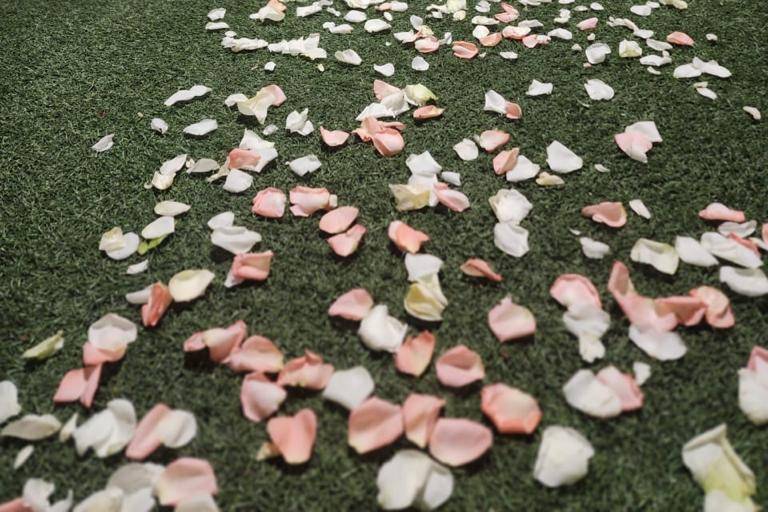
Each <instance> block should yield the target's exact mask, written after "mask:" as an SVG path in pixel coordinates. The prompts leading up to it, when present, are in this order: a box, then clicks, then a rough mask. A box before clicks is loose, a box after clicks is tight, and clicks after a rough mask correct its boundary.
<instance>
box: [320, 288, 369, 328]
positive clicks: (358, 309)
mask: <svg viewBox="0 0 768 512" xmlns="http://www.w3.org/2000/svg"><path fill="white" fill-rule="evenodd" d="M372 307H373V298H372V297H371V295H370V294H369V293H368V291H367V290H365V289H363V288H355V289H352V290H349V291H348V292H346V293H345V294H343V295H340V296H339V297H338V298H337V299H336V300H335V301H334V302H333V304H331V307H330V308H328V315H330V316H340V317H342V318H345V319H347V320H354V321H360V320H362V319H363V318H365V316H366V315H367V314H368V312H369V311H370V310H371V308H372Z"/></svg>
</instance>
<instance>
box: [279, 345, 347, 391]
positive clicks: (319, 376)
mask: <svg viewBox="0 0 768 512" xmlns="http://www.w3.org/2000/svg"><path fill="white" fill-rule="evenodd" d="M331 375H333V365H331V364H324V363H323V358H322V357H320V356H319V355H318V354H315V353H314V352H312V351H310V350H305V351H304V355H303V356H301V357H297V358H295V359H291V360H290V361H288V362H287V363H286V365H285V366H284V367H283V369H282V370H281V371H280V375H278V377H277V383H278V384H279V385H281V386H295V387H301V388H307V389H314V390H321V389H324V388H325V386H326V385H327V384H328V381H329V380H330V378H331Z"/></svg>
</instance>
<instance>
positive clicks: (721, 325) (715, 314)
mask: <svg viewBox="0 0 768 512" xmlns="http://www.w3.org/2000/svg"><path fill="white" fill-rule="evenodd" d="M689 294H690V295H691V297H694V298H696V299H698V300H700V301H701V302H703V303H704V305H705V307H706V312H705V313H704V318H705V319H706V321H707V323H708V324H709V325H710V327H714V328H715V329H730V328H731V327H733V326H734V325H735V323H736V318H735V317H734V315H733V308H731V301H730V299H729V298H728V296H727V295H726V294H724V293H723V292H721V291H720V290H718V289H717V288H713V287H711V286H699V287H698V288H694V289H693V290H691V291H690V292H689Z"/></svg>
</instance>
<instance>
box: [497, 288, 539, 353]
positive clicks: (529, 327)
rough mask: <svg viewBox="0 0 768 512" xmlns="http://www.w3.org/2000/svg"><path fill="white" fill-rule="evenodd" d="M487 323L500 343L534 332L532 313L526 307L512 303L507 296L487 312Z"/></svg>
mask: <svg viewBox="0 0 768 512" xmlns="http://www.w3.org/2000/svg"><path fill="white" fill-rule="evenodd" d="M488 325H489V326H490V328H491V331H492V332H493V334H494V335H495V336H496V338H497V339H498V340H499V341H500V342H502V343H504V342H506V341H509V340H516V339H520V338H525V337H528V336H533V334H534V333H535V332H536V319H535V318H534V317H533V314H531V312H530V311H529V310H528V308H525V307H523V306H518V305H517V304H515V303H513V302H512V299H511V298H509V297H505V298H504V299H502V301H501V302H499V303H498V304H497V305H496V306H494V307H493V308H492V309H491V310H490V311H489V312H488Z"/></svg>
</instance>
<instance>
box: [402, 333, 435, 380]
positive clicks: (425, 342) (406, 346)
mask: <svg viewBox="0 0 768 512" xmlns="http://www.w3.org/2000/svg"><path fill="white" fill-rule="evenodd" d="M435 344H436V340H435V336H434V334H432V333H431V332H429V331H422V332H420V333H419V335H418V336H413V337H408V338H407V339H406V340H405V342H404V343H403V344H402V345H401V346H400V348H399V349H397V352H396V353H395V367H396V368H397V370H398V371H400V372H402V373H406V374H408V375H413V376H414V377H419V376H421V374H423V373H424V371H425V370H426V369H427V367H428V366H429V362H430V361H431V360H432V354H433V352H434V351H435Z"/></svg>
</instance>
